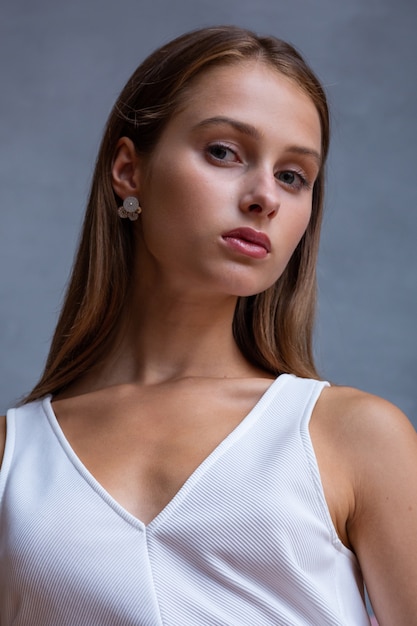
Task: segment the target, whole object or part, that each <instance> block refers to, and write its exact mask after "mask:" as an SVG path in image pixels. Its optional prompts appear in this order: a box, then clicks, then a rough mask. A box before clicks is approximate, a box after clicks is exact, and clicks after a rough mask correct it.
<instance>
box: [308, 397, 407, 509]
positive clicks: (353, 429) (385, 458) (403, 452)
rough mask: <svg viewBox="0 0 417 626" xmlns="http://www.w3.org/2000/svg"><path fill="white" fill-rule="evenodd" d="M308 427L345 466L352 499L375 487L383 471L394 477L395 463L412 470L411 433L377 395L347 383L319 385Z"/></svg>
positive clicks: (395, 410) (401, 416)
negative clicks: (352, 486) (317, 398)
mask: <svg viewBox="0 0 417 626" xmlns="http://www.w3.org/2000/svg"><path fill="white" fill-rule="evenodd" d="M312 429H313V432H316V433H317V437H318V438H319V439H320V438H321V437H322V438H324V439H325V440H326V442H327V443H328V444H329V445H331V446H332V449H334V450H336V451H337V455H338V458H339V461H340V463H345V466H346V468H349V472H350V479H351V480H352V482H353V484H354V486H355V493H356V499H357V503H358V498H359V497H360V496H361V495H365V494H366V493H367V490H369V491H370V492H375V490H379V488H380V483H381V478H382V477H383V476H385V475H386V474H387V473H389V472H393V474H392V475H393V476H396V475H397V472H398V471H399V467H400V466H401V464H405V465H406V464H407V462H408V464H409V465H411V466H412V467H413V468H414V467H415V468H416V471H417V433H416V431H415V429H414V427H413V425H412V424H411V422H410V421H409V420H408V418H407V417H406V416H405V415H404V413H403V412H402V411H401V410H400V409H399V408H397V407H396V406H395V405H393V404H391V402H388V401H387V400H384V399H383V398H380V397H378V396H374V395H372V394H369V393H365V392H363V391H360V390H358V389H353V388H350V387H338V386H333V387H328V388H325V389H324V390H323V391H322V393H321V396H320V398H319V400H318V402H317V405H316V410H315V411H314V413H313V418H312ZM399 456H400V457H402V458H401V462H399ZM397 479H398V477H397ZM416 479H417V476H416ZM375 482H376V483H377V484H374V483H375Z"/></svg>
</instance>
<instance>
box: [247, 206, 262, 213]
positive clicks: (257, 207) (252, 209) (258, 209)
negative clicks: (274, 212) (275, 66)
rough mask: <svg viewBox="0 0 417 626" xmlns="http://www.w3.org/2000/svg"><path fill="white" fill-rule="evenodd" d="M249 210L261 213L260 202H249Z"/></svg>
mask: <svg viewBox="0 0 417 626" xmlns="http://www.w3.org/2000/svg"><path fill="white" fill-rule="evenodd" d="M249 211H251V212H254V213H262V207H261V205H260V204H251V205H250V206H249Z"/></svg>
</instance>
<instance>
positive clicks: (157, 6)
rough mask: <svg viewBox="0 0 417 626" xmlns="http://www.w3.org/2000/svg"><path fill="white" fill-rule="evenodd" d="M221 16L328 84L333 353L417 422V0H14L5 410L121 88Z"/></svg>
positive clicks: (4, 238)
mask: <svg viewBox="0 0 417 626" xmlns="http://www.w3.org/2000/svg"><path fill="white" fill-rule="evenodd" d="M215 23H225V24H231V23H235V24H238V25H241V26H246V27H249V28H251V29H254V30H257V31H258V32H261V33H264V34H274V35H277V36H279V37H282V38H284V39H287V40H288V41H290V42H292V43H293V44H295V45H296V46H297V47H298V48H299V49H300V50H301V51H302V52H303V53H304V54H305V56H306V57H307V59H308V60H309V61H310V63H311V64H312V66H313V67H314V68H315V70H316V72H317V73H318V75H319V76H320V77H321V79H322V81H323V82H324V84H325V85H326V87H327V91H328V94H329V98H330V102H331V105H332V110H333V144H332V151H331V158H330V163H329V173H328V178H329V191H328V195H327V212H326V219H325V224H324V232H323V240H322V252H321V258H320V267H319V276H320V309H319V322H318V329H317V342H316V343H317V357H318V363H319V366H320V368H321V371H322V373H323V376H324V377H326V378H329V379H331V380H332V381H334V382H338V383H344V384H349V385H354V386H357V387H360V388H362V389H365V390H367V391H370V392H372V393H376V394H379V395H382V396H384V397H386V398H388V399H389V400H391V401H393V402H394V403H396V404H398V405H399V406H400V407H401V408H402V409H403V410H404V411H405V412H406V413H407V414H408V415H409V417H410V418H411V419H412V420H413V422H414V424H415V425H417V390H416V382H415V379H416V374H417V332H416V323H417V279H416V268H417V248H416V245H415V239H416V234H417V192H416V182H415V178H416V175H415V170H416V149H417V130H416V129H417V126H416V123H415V115H416V112H417V106H416V105H417V88H416V83H417V80H416V69H415V66H416V61H417V37H416V36H415V31H416V26H417V3H416V2H415V0H317V1H313V0H287V1H284V0H280V1H278V0H257V1H255V0H251V1H249V0H230V1H228V0H210V1H208V0H201V1H199V0H177V1H175V2H174V1H170V0H152V1H151V2H143V1H137V0H136V1H135V0H118V1H117V2H115V1H114V2H112V1H110V0H102V1H99V0H71V2H68V1H64V0H53V1H52V0H2V2H1V4H0V76H1V88H0V181H1V185H0V192H1V205H0V228H1V249H0V255H1V258H0V281H1V282H0V289H1V293H0V348H1V355H2V358H1V376H0V392H1V393H0V410H4V409H6V408H7V407H8V406H10V405H11V404H13V403H14V402H15V401H16V399H17V398H18V397H19V396H20V395H21V394H23V393H25V392H26V391H28V390H29V389H30V388H31V386H32V385H33V384H34V383H35V381H36V379H37V377H38V375H39V374H40V370H41V367H42V364H43V362H44V359H45V356H46V353H47V350H48V344H49V341H50V337H51V333H52V330H53V327H54V323H55V320H56V314H57V311H58V309H59V306H60V301H61V298H62V293H63V288H64V284H65V282H66V279H67V276H68V272H69V268H70V265H71V262H72V255H73V252H74V248H75V244H76V240H77V235H78V231H79V227H80V224H81V219H82V213H83V208H84V205H85V200H86V195H87V191H88V185H89V180H90V176H91V172H92V168H93V163H94V158H95V153H96V150H97V147H98V143H99V139H100V135H101V131H102V128H103V125H104V122H105V119H106V117H107V114H108V112H109V110H110V108H111V105H112V104H113V101H114V100H115V98H116V96H117V94H118V92H119V90H120V89H121V87H122V85H123V84H124V82H125V81H126V79H127V78H128V76H129V75H130V73H131V72H132V71H133V69H134V68H135V67H136V66H137V65H138V64H139V62H140V61H141V60H142V59H143V57H144V56H145V55H146V54H148V53H149V52H150V51H151V50H153V49H154V48H155V47H157V46H158V45H160V44H162V43H163V42H165V41H167V40H168V39H170V38H172V37H173V36H175V35H177V34H180V33H181V32H183V31H185V30H189V29H191V28H196V27H199V26H205V25H210V24H215Z"/></svg>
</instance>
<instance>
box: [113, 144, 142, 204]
mask: <svg viewBox="0 0 417 626" xmlns="http://www.w3.org/2000/svg"><path fill="white" fill-rule="evenodd" d="M111 177H112V186H113V189H114V191H115V193H116V194H117V195H118V196H119V198H122V199H124V198H126V197H127V196H138V195H139V186H140V185H139V183H140V168H139V156H138V154H137V153H136V149H135V145H134V143H133V141H132V140H131V139H129V138H128V137H121V138H120V139H119V141H118V142H117V146H116V150H115V153H114V159H113V165H112V169H111Z"/></svg>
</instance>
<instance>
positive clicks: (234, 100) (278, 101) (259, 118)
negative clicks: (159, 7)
mask: <svg viewBox="0 0 417 626" xmlns="http://www.w3.org/2000/svg"><path fill="white" fill-rule="evenodd" d="M215 116H219V117H221V116H225V117H233V118H235V119H237V120H238V121H242V122H245V123H248V124H253V125H254V126H255V127H256V128H258V129H259V130H260V132H261V133H268V132H271V131H274V132H277V130H278V129H280V130H281V131H282V130H283V129H285V128H287V129H288V131H289V132H290V133H292V134H293V139H294V140H296V139H297V136H299V138H300V141H301V140H303V141H304V143H305V141H306V140H307V141H309V142H310V143H311V142H312V143H314V144H315V147H316V148H319V147H320V142H321V129H320V119H319V115H318V112H317V109H316V106H315V104H314V102H313V101H312V99H311V97H310V96H309V95H308V94H307V93H306V91H304V90H303V89H302V87H301V86H300V85H298V83H296V82H295V81H294V80H292V79H290V78H289V77H287V76H285V75H284V74H282V73H280V72H279V71H278V70H277V69H275V68H274V67H272V66H271V65H269V64H267V63H265V62H264V61H258V60H248V61H244V62H240V63H236V64H231V65H221V66H218V67H213V68H210V69H208V70H206V71H205V72H203V73H202V74H201V75H199V76H197V77H196V78H195V79H194V81H193V82H192V83H191V85H190V86H189V87H188V88H187V90H186V91H185V93H184V95H183V98H182V99H181V103H180V105H179V107H178V109H177V112H176V114H175V115H174V118H173V120H172V121H173V122H174V123H175V120H177V121H178V122H179V123H183V124H184V123H188V124H192V123H196V124H198V122H199V121H200V120H202V119H204V118H206V117H207V118H209V117H215ZM306 135H307V136H308V137H306Z"/></svg>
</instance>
